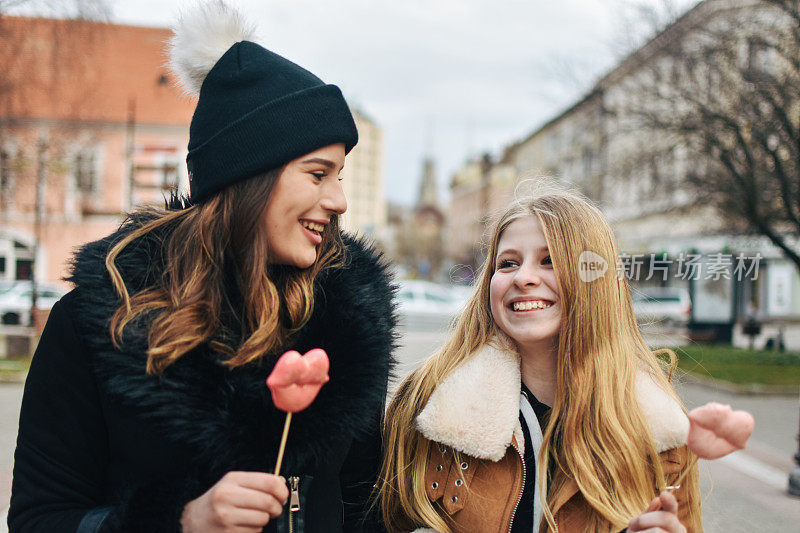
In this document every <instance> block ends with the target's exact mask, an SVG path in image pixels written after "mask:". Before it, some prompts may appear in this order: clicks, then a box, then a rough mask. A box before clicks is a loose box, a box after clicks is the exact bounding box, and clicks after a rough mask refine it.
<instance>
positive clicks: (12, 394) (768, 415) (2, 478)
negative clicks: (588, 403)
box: [0, 319, 800, 533]
mask: <svg viewBox="0 0 800 533" xmlns="http://www.w3.org/2000/svg"><path fill="white" fill-rule="evenodd" d="M445 337H446V323H445V322H444V321H442V320H434V319H417V320H406V321H405V322H404V326H403V327H402V328H401V337H400V342H401V346H400V349H399V350H398V359H399V363H400V364H399V368H398V377H399V378H402V377H403V376H405V375H406V374H407V373H408V372H410V371H411V370H413V368H415V367H416V366H417V365H418V364H419V363H420V362H421V361H422V360H424V359H425V358H426V357H428V355H430V354H431V353H432V352H433V351H434V350H435V349H436V348H438V347H439V346H441V344H442V342H443V341H444V339H445ZM667 337H669V335H667ZM665 340H666V339H665V338H663V337H662V338H658V339H657V344H660V345H665V344H669V345H673V343H674V342H675V341H676V339H675V338H669V342H665ZM679 340H680V339H677V341H679ZM677 390H678V392H679V394H680V395H681V397H682V398H683V400H684V402H685V403H686V405H687V407H689V408H691V407H694V406H697V405H702V404H704V403H706V402H708V401H712V400H714V401H720V402H724V403H729V404H731V405H732V406H734V408H737V409H746V410H748V411H750V412H751V413H752V414H753V416H754V417H755V420H756V427H755V431H754V434H753V437H752V438H751V439H750V446H749V447H748V449H747V450H745V451H742V452H736V453H734V454H732V455H730V456H728V457H726V458H723V459H721V460H717V461H702V462H701V491H702V494H703V497H704V501H703V518H704V522H705V530H706V531H708V532H712V533H713V532H720V533H722V532H725V533H728V532H731V533H739V532H741V533H745V532H747V533H749V532H755V531H770V532H787V533H789V532H792V533H796V532H798V531H800V499H798V498H792V497H790V496H788V495H787V494H786V482H787V473H788V471H789V469H790V468H791V467H792V466H793V461H792V458H791V457H792V455H793V454H794V452H795V451H796V450H797V440H796V435H797V432H798V418H799V417H800V410H799V408H800V403H799V402H798V398H797V397H791V396H753V395H737V394H731V393H727V392H720V391H714V390H710V389H707V388H704V387H702V386H699V385H695V384H690V383H683V384H678V386H677ZM21 400H22V384H18V383H14V384H9V383H0V510H4V508H6V507H7V505H8V503H7V502H8V498H9V495H10V489H11V469H12V466H13V453H14V443H15V440H16V432H17V424H18V415H19V407H20V403H21ZM4 531H6V529H5V519H3V520H2V525H0V533H2V532H4Z"/></svg>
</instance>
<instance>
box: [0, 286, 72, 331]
mask: <svg viewBox="0 0 800 533" xmlns="http://www.w3.org/2000/svg"><path fill="white" fill-rule="evenodd" d="M67 292H68V290H67V289H65V288H64V287H62V286H60V285H53V284H52V283H37V284H36V293H37V296H36V308H37V309H50V308H52V307H53V305H54V304H55V303H56V302H57V301H58V300H60V299H61V297H62V296H64V295H65V294H67ZM32 293H33V285H32V284H31V282H30V281H17V282H15V283H13V285H11V286H10V287H8V286H6V287H3V288H0V323H3V324H7V325H22V326H27V325H30V323H31V295H32Z"/></svg>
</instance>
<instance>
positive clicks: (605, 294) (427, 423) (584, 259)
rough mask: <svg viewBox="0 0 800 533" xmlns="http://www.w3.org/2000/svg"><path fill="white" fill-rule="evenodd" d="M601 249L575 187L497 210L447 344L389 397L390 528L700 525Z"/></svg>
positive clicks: (680, 418)
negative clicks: (466, 301)
mask: <svg viewBox="0 0 800 533" xmlns="http://www.w3.org/2000/svg"><path fill="white" fill-rule="evenodd" d="M616 258H617V248H616V245H615V242H614V237H613V234H612V231H611V228H610V227H609V225H608V223H607V221H606V220H605V218H604V216H603V215H602V214H601V213H600V211H599V210H598V209H596V208H595V207H593V206H592V205H591V204H590V203H589V202H587V201H586V200H585V199H583V198H582V197H580V196H578V195H576V194H573V193H570V192H567V191H564V190H559V189H557V190H553V191H551V192H548V193H545V194H541V195H537V196H530V197H526V198H522V199H519V200H518V201H516V202H515V203H513V204H512V205H511V206H510V207H509V208H508V209H507V210H506V211H505V213H503V214H502V216H501V217H500V218H499V220H498V221H497V223H496V225H495V226H494V229H493V232H492V238H491V243H490V248H489V253H488V257H487V260H486V263H485V265H484V267H483V272H482V274H481V276H480V278H479V280H478V282H477V286H476V290H475V293H474V294H473V296H472V298H471V299H470V301H469V304H468V305H467V308H466V309H465V311H464V312H463V313H462V315H461V316H460V318H459V319H458V321H457V323H456V325H455V329H454V330H453V332H452V334H451V336H450V339H449V340H448V341H447V343H446V344H445V345H444V346H443V347H442V348H441V349H440V350H439V351H438V352H437V353H435V354H434V355H433V356H432V357H431V358H430V359H428V360H427V361H426V362H425V363H424V364H423V365H422V366H421V367H420V368H419V369H417V370H416V371H415V372H414V373H412V374H411V375H410V376H409V377H408V378H406V379H405V380H404V381H403V383H402V384H401V385H400V387H399V389H398V391H397V393H396V395H395V396H394V399H393V400H392V402H391V404H390V406H389V409H388V412H387V418H386V428H385V436H384V439H385V443H386V450H387V455H386V457H385V459H384V463H383V468H382V485H381V486H380V501H381V505H382V512H383V515H384V521H385V522H386V524H387V527H388V529H389V530H390V531H412V530H419V531H430V530H435V531H446V532H450V531H456V532H467V531H469V532H484V531H492V532H494V531H514V532H516V531H526V532H530V531H541V532H544V531H561V532H574V531H620V530H623V529H624V528H628V531H630V532H634V531H644V530H648V531H669V532H683V531H687V530H688V531H700V530H701V529H702V525H701V515H700V501H699V498H698V487H697V470H696V461H694V460H693V458H692V457H691V456H690V454H689V452H688V449H687V447H686V445H685V444H686V436H687V432H688V420H687V418H686V416H685V414H684V409H683V408H682V406H681V404H680V401H679V400H678V398H677V396H676V395H675V393H674V391H673V390H672V388H671V387H670V385H669V382H668V379H667V377H666V376H665V372H664V370H663V369H662V366H661V364H660V363H659V360H658V359H657V358H656V355H655V354H654V353H653V352H652V351H651V350H650V349H649V348H648V347H647V345H646V344H645V343H644V341H643V339H642V336H641V334H640V332H639V330H638V328H637V324H636V319H635V317H634V314H633V310H632V307H631V299H630V295H629V289H628V286H627V283H626V281H625V279H624V277H622V279H620V277H618V276H617V274H616V272H615V268H614V267H615V265H616ZM590 265H593V266H590ZM604 265H605V266H604ZM606 267H607V269H606V270H605V271H603V269H604V268H606ZM670 355H671V354H670ZM687 469H688V470H689V472H688V475H687V476H685V477H684V478H683V481H682V482H681V483H680V486H679V487H673V485H674V484H675V482H676V480H677V478H678V476H679V475H680V474H681V473H682V472H683V471H684V470H687ZM651 528H652V529H651ZM658 528H660V529H658Z"/></svg>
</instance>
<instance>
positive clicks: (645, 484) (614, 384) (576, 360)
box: [379, 186, 677, 532]
mask: <svg viewBox="0 0 800 533" xmlns="http://www.w3.org/2000/svg"><path fill="white" fill-rule="evenodd" d="M530 215H533V216H536V217H537V218H538V220H539V221H540V223H541V225H542V229H543V232H544V235H545V238H546V240H547V243H548V247H549V249H550V256H551V258H552V261H553V265H554V267H555V269H556V274H557V279H558V285H559V293H560V302H561V305H562V319H561V328H560V331H559V336H558V349H557V350H558V351H557V377H556V379H557V385H556V395H555V402H554V405H553V406H552V410H551V413H550V417H549V421H548V423H547V426H546V427H545V428H544V442H543V445H542V447H541V450H540V453H539V457H538V458H537V475H536V479H537V480H539V483H540V490H539V491H537V492H538V493H539V494H540V495H541V493H542V490H541V483H542V482H543V480H545V479H546V478H547V471H548V463H549V462H550V461H554V462H555V465H554V466H555V469H556V475H555V476H554V481H556V483H559V484H563V483H565V482H566V481H567V480H569V479H574V480H575V481H576V482H577V484H578V487H579V490H580V491H581V493H582V494H583V497H584V498H585V499H586V501H587V502H588V503H589V505H590V506H591V509H592V510H591V513H590V516H588V517H587V522H586V523H587V527H588V528H589V530H591V531H609V530H613V529H621V528H624V527H625V526H626V525H627V523H628V521H629V520H630V519H631V518H632V517H633V516H635V515H637V514H639V513H640V512H642V510H644V509H645V508H646V507H647V505H648V504H649V502H650V500H652V498H653V497H654V496H655V494H656V493H657V492H656V491H657V490H662V489H663V488H664V486H665V479H664V473H663V469H662V466H661V461H660V460H659V454H658V451H657V450H656V447H655V443H654V441H653V438H652V436H651V437H650V438H638V437H639V436H644V435H650V430H649V427H648V425H647V422H646V420H645V418H644V415H643V414H642V412H641V410H640V409H639V408H638V403H637V398H636V386H635V385H636V378H637V374H638V373H640V372H642V371H644V372H647V373H648V374H650V376H651V377H652V379H653V380H654V381H655V382H656V383H657V384H658V385H660V386H661V387H662V388H663V389H664V390H666V391H669V392H670V393H671V394H672V395H673V397H674V398H675V399H676V400H677V396H676V395H675V393H674V392H673V391H672V388H671V387H670V385H669V382H668V379H667V377H666V376H665V373H664V370H663V369H662V364H661V363H660V362H659V359H658V358H657V357H656V354H654V352H652V351H651V350H650V349H649V348H648V347H647V345H646V344H645V342H644V340H643V338H642V336H641V333H640V332H639V329H638V326H637V323H636V318H635V316H634V313H633V307H632V304H631V298H630V292H629V288H628V285H627V281H626V279H625V278H624V276H617V275H616V271H615V270H616V268H615V267H616V265H617V257H618V251H617V246H616V243H615V239H614V236H613V232H612V230H611V227H610V226H609V224H608V222H607V221H606V219H605V217H604V216H603V214H602V213H601V212H600V210H599V209H597V208H596V207H594V206H593V205H592V204H591V203H590V202H589V201H588V200H586V199H585V198H584V197H583V196H581V195H580V194H578V193H575V192H572V191H569V190H566V189H564V188H561V187H553V186H551V187H550V188H549V190H548V191H546V192H544V193H539V194H535V195H527V196H524V197H520V198H518V199H517V200H515V201H514V202H513V203H512V204H511V205H510V206H509V207H508V208H507V209H506V210H505V211H504V212H503V213H502V215H501V216H500V217H499V218H498V219H497V221H496V222H495V224H494V225H493V227H492V232H491V240H490V241H489V250H488V254H487V257H486V260H485V262H484V264H483V267H482V271H481V275H480V278H479V280H478V282H477V285H476V288H475V292H474V293H473V295H472V297H471V299H470V301H469V304H468V306H467V307H466V309H465V311H464V312H463V313H462V314H461V316H460V317H459V318H458V320H457V322H456V324H455V326H454V329H453V331H452V334H451V335H450V337H449V339H448V340H447V342H446V343H445V345H444V346H443V347H442V348H441V349H440V350H439V351H437V352H436V353H435V354H434V355H433V356H431V357H430V358H429V359H428V360H427V361H426V362H425V363H424V364H423V365H422V366H420V367H419V368H418V369H417V370H416V371H415V372H413V373H412V374H411V375H409V376H408V377H407V378H406V379H405V380H404V381H403V383H402V384H401V385H400V387H399V388H398V391H397V393H396V395H395V396H394V398H393V400H392V402H391V403H390V405H389V408H388V411H387V416H386V426H385V432H384V438H385V444H386V456H385V459H384V463H383V466H382V472H381V473H382V477H381V486H380V489H379V499H380V502H381V506H382V512H383V516H384V520H385V522H386V524H387V526H388V527H389V528H390V530H400V529H402V528H407V527H409V526H410V525H416V524H425V525H427V526H428V527H432V528H434V529H436V530H437V531H446V532H449V531H451V524H450V523H449V522H448V519H447V518H444V517H447V514H446V513H443V512H441V510H438V511H437V508H436V507H434V505H432V504H431V502H430V501H429V500H428V498H427V495H426V493H425V487H424V482H425V480H424V477H425V462H426V460H427V456H428V454H427V448H428V446H429V445H430V443H429V442H428V441H427V440H426V439H425V438H424V437H423V436H422V435H421V434H420V433H419V432H418V431H416V429H415V428H416V424H415V421H416V417H417V415H418V414H419V413H420V411H421V410H422V409H423V408H424V407H425V405H426V403H427V402H428V400H429V398H430V396H431V394H432V393H433V391H434V389H435V388H436V387H437V386H438V385H439V384H440V383H441V382H442V381H443V380H444V379H445V378H446V377H447V376H448V375H449V374H450V373H451V372H452V371H453V370H454V369H456V368H457V367H458V366H459V365H461V364H463V363H464V362H465V361H466V360H467V359H469V358H470V357H471V356H472V355H473V354H475V353H476V352H477V351H478V350H479V349H480V348H481V347H483V346H484V345H486V344H487V343H489V342H490V341H492V339H494V338H499V337H502V334H500V332H499V330H498V327H497V326H496V324H495V323H494V321H493V319H492V314H491V309H490V306H489V286H490V282H491V279H492V276H493V274H494V271H495V259H496V256H497V248H498V242H499V240H500V237H501V236H502V234H503V231H504V230H505V229H506V228H507V227H508V226H509V225H510V224H511V223H512V222H514V221H515V220H517V219H519V218H521V217H525V216H530ZM585 251H590V252H594V254H597V256H599V257H601V258H602V260H604V261H605V262H606V264H607V265H608V270H607V271H606V272H605V274H604V275H603V276H602V277H600V278H599V279H596V280H594V281H591V282H583V281H581V271H580V268H581V259H580V257H581V254H582V253H583V252H585ZM667 353H668V355H669V358H670V365H671V366H670V371H671V368H672V367H674V357H675V356H674V354H673V353H672V352H667ZM559 472H560V473H562V474H564V475H558V473H559ZM548 488H549V490H548V497H547V501H546V502H545V503H546V505H544V508H545V519H546V520H547V522H548V523H549V525H550V527H551V528H552V529H553V530H557V528H556V524H555V520H554V517H553V514H552V512H551V509H550V504H551V503H552V497H553V495H554V494H555V493H556V491H557V490H558V489H559V488H560V487H559V486H558V485H556V484H553V483H551V485H550V486H549V487H548ZM409 521H410V522H411V524H409V523H408V522H409Z"/></svg>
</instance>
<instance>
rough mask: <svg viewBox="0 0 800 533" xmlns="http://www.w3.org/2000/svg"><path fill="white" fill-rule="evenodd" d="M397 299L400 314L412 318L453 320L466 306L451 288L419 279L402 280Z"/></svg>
mask: <svg viewBox="0 0 800 533" xmlns="http://www.w3.org/2000/svg"><path fill="white" fill-rule="evenodd" d="M397 299H398V301H399V303H400V305H399V308H398V310H399V311H400V314H401V315H412V316H430V317H440V318H451V317H453V316H455V315H456V313H458V312H459V311H461V308H462V306H463V304H464V301H463V299H462V298H459V297H458V296H456V295H455V294H454V293H453V292H452V291H451V290H450V289H449V288H447V287H444V286H442V285H438V284H436V283H432V282H430V281H424V280H418V279H406V280H401V281H400V290H399V291H398V292H397Z"/></svg>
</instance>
